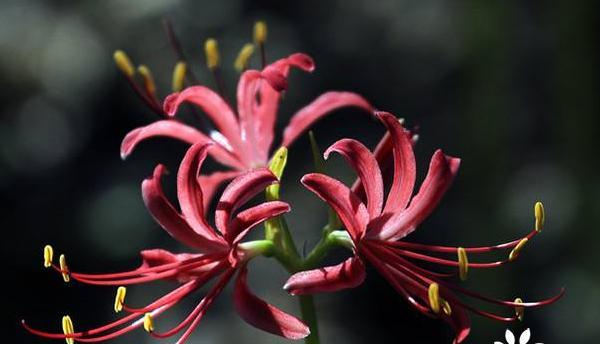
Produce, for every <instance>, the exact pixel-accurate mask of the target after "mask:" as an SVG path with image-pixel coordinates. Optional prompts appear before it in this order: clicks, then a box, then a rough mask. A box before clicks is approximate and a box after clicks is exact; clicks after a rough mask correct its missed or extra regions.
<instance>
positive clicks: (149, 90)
mask: <svg viewBox="0 0 600 344" xmlns="http://www.w3.org/2000/svg"><path fill="white" fill-rule="evenodd" d="M137 71H138V73H139V74H140V75H141V76H142V80H143V81H144V89H145V90H146V94H147V95H148V97H150V98H152V99H154V100H155V101H157V100H156V83H155V82H154V77H153V76H152V72H151V71H150V68H148V66H146V65H139V66H138V69H137Z"/></svg>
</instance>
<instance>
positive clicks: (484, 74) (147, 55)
mask: <svg viewBox="0 0 600 344" xmlns="http://www.w3.org/2000/svg"><path fill="white" fill-rule="evenodd" d="M595 5H596V2H594V1H578V2H573V1H549V2H547V1H503V2H500V1H494V2H482V1H442V0H433V1H416V0H404V1H402V0H380V1H365V0H337V1H296V2H287V1H286V2H284V1H272V2H265V1H253V2H250V1H248V2H243V1H219V2H216V1H211V2H209V1H177V0H161V1H159V0H156V1H143V0H108V1H23V0H19V1H16V0H15V1H7V0H3V1H2V2H0V80H1V83H2V93H0V100H1V104H2V105H1V113H2V115H1V119H0V137H1V138H2V144H1V146H0V164H1V168H0V188H1V199H2V216H1V217H0V226H1V228H2V231H3V240H2V254H3V255H4V257H3V261H4V262H5V264H8V265H9V267H8V271H6V270H5V272H6V274H5V277H4V281H5V282H4V283H5V286H8V289H9V290H8V291H7V292H5V293H4V294H5V296H4V300H3V307H2V308H3V311H2V313H3V317H4V319H3V321H2V324H3V325H2V327H3V339H4V340H6V341H11V339H12V342H17V343H46V342H48V341H45V340H41V339H38V338H35V337H33V336H31V335H29V334H27V333H25V332H24V330H22V329H21V328H20V325H19V320H20V319H21V318H26V319H28V321H29V322H30V323H31V324H33V325H35V326H38V327H41V328H44V329H53V330H57V331H60V317H61V316H62V315H63V314H70V315H71V317H72V318H73V319H74V322H75V328H76V329H84V328H86V327H90V326H94V325H99V324H102V323H104V322H106V321H109V320H111V319H113V318H114V317H115V315H114V314H113V312H112V302H113V297H114V290H113V289H112V288H108V289H103V288H92V287H87V286H81V285H79V284H77V283H71V284H68V285H65V284H64V283H63V282H62V280H61V278H60V277H59V276H57V275H55V274H53V273H51V272H49V271H46V270H44V268H43V267H42V248H43V246H44V245H45V244H47V243H51V244H53V245H54V247H55V251H56V255H58V254H59V253H61V252H65V253H66V254H67V257H68V258H69V262H70V265H71V266H72V267H73V268H75V269H79V270H83V271H114V270H119V269H125V268H129V267H134V266H135V265H136V264H138V252H139V251H140V250H141V249H144V248H150V247H166V248H169V249H172V250H175V251H180V250H183V249H184V248H183V247H181V246H178V245H177V244H176V243H174V242H173V240H171V238H170V237H169V236H168V235H167V234H165V233H164V232H163V231H161V230H160V229H159V227H158V226H157V225H156V224H155V223H154V222H153V221H152V219H151V218H150V216H149V215H148V214H147V212H146V210H145V208H144V206H143V204H142V201H141V196H140V191H139V184H140V182H141V180H142V179H143V178H144V177H146V176H148V175H149V174H150V173H151V171H152V168H153V166H154V165H155V164H156V163H158V162H162V163H165V164H166V165H167V166H168V167H169V168H170V170H171V171H175V170H176V168H177V163H178V161H179V159H180V158H181V157H182V155H183V153H184V152H185V148H186V146H185V145H184V144H181V143H178V142H173V141H171V140H154V141H151V142H146V143H144V144H143V145H141V146H140V148H139V149H138V150H137V151H136V152H135V153H134V154H133V156H132V157H131V158H130V159H128V160H127V161H125V162H124V161H121V159H120V158H119V144H120V140H121V139H122V137H123V135H124V134H125V133H127V132H128V131H129V130H131V129H133V128H135V127H137V126H140V125H143V124H146V123H149V122H150V121H152V120H153V119H154V118H155V117H154V115H153V114H152V113H151V112H150V111H149V110H148V109H147V108H145V107H144V105H143V104H142V103H141V102H140V101H139V99H138V98H136V97H135V95H134V94H133V92H132V91H131V90H130V89H129V88H128V86H127V84H126V82H125V81H124V79H123V78H122V76H121V75H120V73H119V72H118V71H117V70H116V68H115V67H114V65H113V61H112V52H113V51H114V50H115V49H117V48H122V49H125V50H126V51H127V52H128V53H129V55H130V56H131V57H132V59H133V60H134V62H135V63H136V64H137V63H145V64H147V65H148V66H149V67H150V68H151V69H152V70H153V72H154V74H155V77H156V79H157V81H158V84H159V92H160V94H161V95H165V94H167V93H168V91H169V87H170V86H169V85H170V79H171V71H172V67H173V65H174V63H175V62H176V60H175V56H174V54H173V52H172V50H171V49H170V48H169V45H168V43H167V40H166V37H165V34H164V32H163V31H162V25H161V20H162V18H165V17H166V18H170V19H171V20H172V22H173V25H174V28H175V30H176V32H177V33H178V34H179V36H180V38H181V40H182V43H183V45H184V48H185V51H186V53H187V54H188V55H189V58H190V62H191V63H192V68H193V70H194V72H195V73H196V74H197V75H198V76H199V77H200V79H201V80H202V81H203V82H204V83H206V84H208V85H209V86H211V87H212V86H213V83H212V80H211V78H210V75H209V74H208V73H207V71H206V69H205V68H204V57H203V53H202V43H203V41H204V39H206V38H207V37H215V38H217V39H218V40H219V44H220V47H221V55H222V59H223V64H224V66H225V69H226V70H225V80H226V83H227V87H228V92H229V94H230V95H233V94H234V93H233V92H234V90H235V89H234V87H235V84H236V81H237V76H236V74H235V73H234V72H233V68H230V66H231V64H232V62H233V59H234V58H235V55H236V54H237V51H238V49H239V48H240V47H241V45H242V44H243V43H245V42H247V41H249V40H251V29H252V24H253V22H254V21H255V20H258V19H263V20H266V21H267V22H268V25H269V40H268V44H267V46H268V47H267V50H268V56H269V58H270V59H271V60H272V59H274V58H278V57H283V56H286V55H287V54H290V53H293V52H296V51H302V52H306V53H308V54H310V55H312V56H313V57H314V58H315V60H316V63H317V69H316V71H315V72H314V73H313V74H310V75H309V74H303V73H300V72H293V73H292V77H291V80H290V89H289V92H287V94H286V96H285V99H284V101H283V103H282V107H281V111H280V117H279V124H280V125H281V126H283V125H284V124H285V123H287V120H288V118H289V117H290V116H291V115H292V114H293V113H294V111H295V110H297V109H298V108H300V107H301V106H303V105H304V104H306V103H308V102H309V101H311V100H312V99H313V98H314V97H316V96H317V95H319V94H320V93H322V92H324V91H327V90H332V89H341V90H352V91H355V92H358V93H361V94H362V95H364V96H365V97H366V98H368V99H369V100H370V101H371V102H372V103H373V104H375V106H377V107H378V108H381V109H385V110H389V111H391V112H394V113H395V114H397V115H398V116H401V117H404V118H406V120H407V123H408V125H409V126H414V125H417V126H419V127H420V141H419V144H418V145H417V148H416V152H417V158H418V163H419V170H420V174H421V178H422V175H423V174H424V173H425V170H426V166H427V163H428V160H429V158H430V156H431V154H432V152H433V151H434V150H435V149H436V148H438V147H441V148H443V149H444V150H445V151H446V152H447V153H448V154H452V155H455V156H459V157H461V158H462V159H463V160H462V161H463V163H462V166H461V170H460V173H459V176H458V178H457V180H456V182H455V184H454V185H453V187H452V188H451V190H450V192H449V194H448V195H447V197H446V198H445V199H444V201H443V202H442V204H441V206H440V207H439V209H438V210H437V211H436V212H435V214H434V215H433V216H432V217H431V218H429V219H428V220H427V221H426V222H425V223H424V224H423V225H422V226H421V228H420V229H419V230H418V231H417V232H416V233H415V234H414V236H412V237H411V240H415V241H420V242H426V243H440V244H452V245H461V246H469V245H471V246H472V245H480V244H493V243H499V242H504V241H507V240H510V239H513V238H516V237H518V236H521V235H523V234H524V233H526V232H527V231H529V230H530V229H531V227H532V224H533V203H534V202H535V201H536V200H542V201H543V202H544V204H545V206H546V212H547V222H546V229H545V231H544V232H543V233H542V235H540V236H539V237H536V238H535V240H533V241H532V242H530V244H529V245H528V247H526V249H525V251H524V252H523V254H522V255H521V257H520V259H519V260H518V261H517V263H515V264H511V265H510V266H506V267H503V268H501V269H497V270H492V271H476V272H473V273H472V274H471V276H470V280H469V281H468V282H467V285H468V287H469V288H472V289H475V290H479V291H482V292H484V293H485V294H488V295H493V296H497V297H501V298H506V299H513V298H514V297H517V296H520V297H522V298H524V299H527V300H535V299H541V298H545V297H549V296H551V295H553V294H554V293H555V292H557V291H558V290H559V288H560V287H562V286H565V287H566V288H567V294H566V296H565V297H564V298H563V299H562V300H561V301H559V302H558V303H556V304H555V305H553V306H551V307H548V308H543V309H537V310H533V311H528V312H527V313H526V316H525V321H524V322H523V323H521V324H510V325H509V328H511V329H513V330H514V332H516V333H520V332H521V331H522V330H523V329H525V328H527V327H530V328H531V330H532V333H533V336H532V341H535V342H543V343H566V342H568V343H597V342H598V339H599V337H600V336H599V335H600V328H599V327H598V321H599V320H600V275H599V273H598V272H599V269H598V260H599V258H600V253H599V252H600V251H599V250H598V249H597V243H598V242H599V239H600V234H599V232H598V231H597V228H596V226H597V223H598V222H599V221H598V220H599V217H600V202H598V198H599V197H600V179H598V178H597V168H598V161H597V147H598V143H599V140H598V137H599V134H600V130H599V129H600V126H599V119H598V117H599V116H598V115H599V113H598V110H599V106H598V105H599V104H598V103H599V100H598V99H599V97H598V94H599V91H600V87H599V86H600V85H599V83H598V81H599V78H598V61H599V59H598V49H597V47H598V43H599V42H598V39H597V35H596V34H594V32H596V31H597V29H598V8H597V6H595ZM256 61H257V60H256V59H255V60H254V66H256ZM281 126H280V128H281ZM315 132H316V135H317V137H318V139H319V141H320V144H321V146H323V147H326V146H327V145H329V144H330V143H332V142H334V141H335V140H336V139H339V138H341V137H344V136H348V137H355V138H358V139H361V140H363V142H365V143H367V144H368V145H370V146H373V145H374V144H375V143H376V141H377V139H378V138H379V137H380V136H381V134H382V133H383V129H382V127H381V126H380V125H379V124H377V123H375V122H373V121H371V120H368V119H367V118H366V117H365V116H361V115H360V114H358V113H357V112H355V111H351V110H346V111H339V112H338V113H336V114H335V115H333V116H330V117H328V118H327V119H325V120H323V121H322V122H320V123H319V124H318V125H317V126H316V127H315ZM308 147H309V146H308V142H307V139H306V138H303V139H301V140H300V141H299V142H298V143H297V144H296V145H295V146H293V148H292V150H291V152H290V154H291V155H290V159H291V160H292V162H291V164H290V166H289V168H288V170H287V174H286V176H285V181H286V183H285V184H284V191H283V192H284V197H285V198H286V199H287V200H289V201H290V202H291V203H292V205H293V207H294V211H293V212H292V213H291V214H290V216H289V217H288V218H289V222H290V225H291V227H292V230H293V233H294V235H295V237H296V240H297V243H298V245H299V246H300V247H302V246H304V245H305V246H306V247H307V248H309V249H310V248H311V247H312V245H313V244H314V243H315V242H316V240H317V239H318V238H319V235H320V231H321V226H322V225H323V224H324V221H325V219H326V212H325V210H324V208H323V206H322V203H321V202H320V201H318V200H317V199H316V197H314V196H313V195H312V194H311V193H309V192H308V191H306V190H304V189H303V188H301V186H300V185H299V183H297V181H298V180H299V178H300V177H301V175H302V174H303V173H306V172H308V171H310V170H311V164H310V161H311V157H310V155H309V153H308V152H309V150H308ZM215 167H216V165H215V164H213V165H210V166H208V169H214V168H215ZM329 168H330V171H331V173H332V174H334V175H336V176H338V177H341V178H344V179H345V180H347V181H348V182H350V181H351V180H352V178H353V175H352V173H351V171H350V170H349V169H348V168H347V167H346V166H345V165H344V164H343V162H342V161H341V159H340V158H339V157H336V158H333V159H332V161H331V162H330V163H329ZM166 183H167V184H169V185H170V187H169V189H170V190H172V189H173V185H172V184H173V183H174V175H173V174H171V175H170V176H169V177H168V178H167V179H166ZM257 232H258V231H257ZM338 254H339V255H340V256H337V255H338ZM343 254H344V253H343V252H342V253H340V252H338V253H336V254H334V255H332V256H331V257H330V261H331V262H334V261H338V260H339V259H341V255H343ZM369 272H370V273H369V276H368V279H367V282H366V283H365V284H364V285H363V286H362V287H360V288H358V289H355V290H351V291H347V292H342V293H338V294H335V295H320V296H317V299H316V300H317V305H318V308H319V310H320V312H319V317H320V325H321V334H322V342H323V343H365V342H368V341H370V342H378V343H398V342H403V343H412V342H428V343H449V342H450V341H451V331H450V330H449V328H448V327H447V326H446V325H445V324H443V323H442V322H440V321H435V320H430V319H428V318H426V317H424V316H421V315H419V314H417V313H416V312H414V311H413V310H412V309H411V308H410V307H409V306H407V304H406V303H405V302H404V301H403V300H402V298H401V297H400V296H398V295H397V294H396V293H395V292H394V291H393V290H392V288H391V287H390V286H389V285H388V284H387V283H386V282H385V281H384V280H383V279H382V278H381V277H379V276H378V275H377V273H375V271H369ZM285 279H286V274H285V272H284V271H283V270H282V269H281V268H280V267H279V266H278V265H277V264H275V263H274V261H271V260H266V259H258V260H256V262H254V263H253V266H252V275H251V284H252V288H253V289H254V290H255V291H256V292H257V293H258V294H260V295H262V296H265V297H266V298H267V299H268V300H269V301H271V302H273V303H275V304H276V305H278V306H281V307H282V308H284V309H286V310H288V311H290V312H293V313H296V314H298V309H297V305H296V302H295V301H296V300H295V299H294V298H292V297H290V296H287V295H286V294H285V293H284V292H283V291H282V290H281V285H282V284H283V282H284V281H285ZM168 287H169V286H168V285H160V286H158V287H157V288H156V289H154V288H145V287H140V288H131V289H130V292H129V295H128V299H129V300H132V302H133V303H136V304H139V303H141V302H143V301H144V300H149V299H150V298H151V297H152V296H157V295H158V293H159V292H160V291H161V290H165V289H164V288H168ZM226 294H230V290H229V289H228V290H227V291H226ZM193 301H194V300H188V303H187V304H184V305H182V307H180V312H182V314H179V315H177V314H175V315H173V316H172V317H170V320H161V321H160V322H159V325H160V326H166V325H168V324H169V323H173V322H174V321H175V319H176V318H177V317H178V316H183V312H184V311H185V310H186V309H187V308H186V306H191V304H192V303H193ZM492 309H494V308H492ZM509 313H510V312H509ZM506 326H507V325H506V324H503V323H496V322H493V321H490V320H487V319H481V318H479V317H477V316H473V330H472V335H471V337H470V338H469V340H468V342H469V343H492V342H493V341H494V340H502V339H503V337H504V336H503V334H504V331H505V329H506V328H507V327H506ZM114 342H115V343H134V342H135V343H151V342H152V343H153V342H155V340H154V339H152V338H151V337H150V336H147V335H146V334H145V333H144V332H143V331H141V330H140V331H135V332H134V333H133V334H131V335H129V336H126V337H124V338H121V339H119V340H115V341H114ZM191 342H192V343H212V342H218V343H255V342H261V343H280V342H283V341H282V340H280V339H279V338H276V337H274V336H270V335H267V334H265V333H263V332H260V331H258V330H256V329H254V328H252V327H250V326H248V325H246V324H245V323H244V322H243V321H242V320H241V319H239V318H238V317H237V315H236V314H235V311H234V310H233V307H232V305H231V302H230V298H229V297H220V298H219V299H218V301H217V302H216V303H215V304H214V306H213V308H212V309H211V310H210V311H209V313H208V315H207V316H206V318H205V319H204V320H203V323H202V324H201V325H200V326H199V328H198V329H197V331H196V332H195V334H194V336H193V339H192V341H191Z"/></svg>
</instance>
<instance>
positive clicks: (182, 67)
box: [172, 61, 187, 92]
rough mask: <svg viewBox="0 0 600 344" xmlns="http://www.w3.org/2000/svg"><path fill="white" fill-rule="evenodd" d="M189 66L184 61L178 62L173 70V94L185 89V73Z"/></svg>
mask: <svg viewBox="0 0 600 344" xmlns="http://www.w3.org/2000/svg"><path fill="white" fill-rule="evenodd" d="M186 70H187V65H186V64H185V62H183V61H179V62H177V64H176V65H175V68H174V69H173V83H172V88H173V92H179V91H181V90H182V89H183V83H184V82H185V73H186Z"/></svg>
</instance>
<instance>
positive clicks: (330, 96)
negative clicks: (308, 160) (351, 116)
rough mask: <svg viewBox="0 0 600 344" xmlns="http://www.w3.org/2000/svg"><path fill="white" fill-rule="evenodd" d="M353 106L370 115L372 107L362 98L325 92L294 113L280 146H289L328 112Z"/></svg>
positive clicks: (355, 95)
mask: <svg viewBox="0 0 600 344" xmlns="http://www.w3.org/2000/svg"><path fill="white" fill-rule="evenodd" d="M347 106H354V107H358V108H360V109H363V110H365V111H367V112H368V113H371V112H372V111H373V107H372V106H371V104H369V102H367V101H366V100H365V99H364V98H363V97H361V96H359V95H358V94H356V93H351V92H327V93H324V94H322V95H320V96H319V97H318V98H317V99H315V100H313V102H312V103H310V104H308V105H307V106H305V107H303V108H302V109H300V111H298V112H296V114H295V115H294V116H292V119H291V120H290V123H289V124H288V125H287V127H286V128H285V130H284V132H283V142H282V146H286V147H287V146H289V145H291V144H292V143H293V142H294V141H295V140H296V139H297V138H298V136H300V135H301V134H302V133H303V132H304V131H305V130H306V129H308V127H310V126H311V125H313V124H314V123H315V122H316V121H318V120H319V119H321V118H323V117H325V116H326V115H328V114H329V113H330V112H332V111H334V110H337V109H339V108H342V107H347Z"/></svg>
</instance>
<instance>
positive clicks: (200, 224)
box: [23, 144, 310, 343]
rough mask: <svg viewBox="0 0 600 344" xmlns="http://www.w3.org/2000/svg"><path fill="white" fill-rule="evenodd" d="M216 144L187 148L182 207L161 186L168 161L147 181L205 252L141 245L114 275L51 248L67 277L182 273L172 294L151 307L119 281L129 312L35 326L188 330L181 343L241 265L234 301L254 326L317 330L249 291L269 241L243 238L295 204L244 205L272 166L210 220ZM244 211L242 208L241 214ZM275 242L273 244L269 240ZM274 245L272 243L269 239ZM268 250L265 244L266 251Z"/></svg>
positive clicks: (288, 334)
mask: <svg viewBox="0 0 600 344" xmlns="http://www.w3.org/2000/svg"><path fill="white" fill-rule="evenodd" d="M209 146H210V144H195V145H193V146H192V147H191V148H190V149H189V150H188V152H187V153H186V155H185V157H184V159H183V161H182V162H181V165H180V168H179V172H178V175H177V196H178V199H179V204H180V207H181V213H179V212H178V211H177V210H176V209H175V208H174V207H173V206H172V205H171V204H170V203H169V201H168V200H167V198H166V197H165V195H164V194H163V191H162V187H161V181H160V179H161V176H162V174H163V172H164V167H163V166H162V165H158V166H157V167H156V169H155V170H154V175H153V176H152V177H150V178H148V179H146V180H145V181H144V182H143V183H142V192H143V197H144V202H145V204H146V206H147V207H148V210H149V211H150V213H151V214H152V216H153V217H154V218H155V220H156V221H157V222H158V223H159V224H160V225H161V226H162V227H163V228H164V229H165V230H166V231H167V232H168V233H169V234H170V235H171V236H173V237H174V238H175V239H176V240H178V241H180V242H181V243H183V244H185V245H187V246H189V247H190V248H193V249H197V250H198V251H199V253H185V254H173V253H170V252H167V251H165V250H160V249H155V250H147V251H142V252H141V255H142V259H143V263H142V265H141V266H140V267H139V268H137V269H134V270H132V271H127V272H120V273H110V274H84V273H78V272H73V271H70V270H69V269H68V267H67V266H66V263H65V260H64V256H61V264H60V266H57V265H55V264H52V263H51V255H52V250H51V249H50V251H49V252H46V251H45V259H46V265H47V266H53V267H54V269H55V270H56V271H58V272H60V273H61V274H62V275H63V277H65V280H68V279H74V280H76V281H79V282H81V283H85V284H92V285H102V286H125V285H130V284H141V283H148V282H153V281H159V280H175V281H177V282H178V283H179V284H180V285H179V287H177V288H175V289H174V290H173V291H171V292H169V293H168V294H166V295H164V296H162V297H160V298H158V299H157V300H155V301H153V302H151V303H150V304H148V305H146V306H145V307H141V308H134V307H130V306H128V305H125V304H124V293H125V291H124V290H123V291H121V289H122V288H121V287H120V288H119V292H118V293H117V299H116V301H115V310H116V311H120V310H121V309H123V310H125V311H126V312H127V313H129V314H128V315H126V316H124V317H122V318H120V319H119V320H116V321H114V322H111V323H109V324H106V325H103V326H101V327H98V328H95V329H91V330H86V331H82V332H75V331H74V330H73V326H72V323H71V321H70V318H68V317H65V318H68V319H67V324H68V326H66V328H65V326H64V324H65V318H63V328H65V329H64V333H62V334H61V333H48V332H43V331H39V330H36V329H33V328H31V327H29V326H28V325H26V324H25V323H24V322H23V324H24V326H25V328H26V329H27V330H29V331H30V332H32V333H34V334H36V335H39V336H42V337H46V338H62V339H66V340H67V342H68V343H69V342H71V343H72V342H73V341H78V342H84V343H92V342H100V341H104V340H108V339H111V338H115V337H117V336H120V335H123V334H125V333H128V332H130V331H132V330H134V329H136V328H138V327H141V326H143V327H144V328H145V329H146V330H147V331H149V332H150V333H151V334H152V336H154V337H157V338H166V337H171V336H174V335H176V334H178V333H180V332H181V331H184V332H183V334H182V335H181V337H180V338H179V340H178V341H177V343H184V342H185V341H186V340H187V339H188V338H189V336H190V335H191V333H192V332H193V331H194V329H195V328H196V327H197V326H198V324H199V322H200V321H201V319H202V317H203V316H204V314H205V313H206V311H207V310H208V308H209V307H210V305H211V303H212V302H213V301H214V299H215V298H216V297H217V296H218V295H219V293H220V292H221V291H222V290H223V288H224V287H225V285H226V284H227V283H228V281H229V280H230V279H231V278H232V277H233V275H234V274H235V273H236V272H238V271H239V272H238V275H237V279H236V282H235V289H234V304H235V307H236V309H237V312H238V314H239V315H240V316H241V317H242V318H243V319H244V320H245V321H247V322H248V323H250V324H251V325H253V326H255V327H257V328H259V329H262V330H264V331H267V332H270V333H273V334H276V335H280V336H283V337H285V338H289V339H300V338H304V337H306V336H307V335H308V334H309V333H310V331H309V329H308V327H307V326H306V325H305V324H304V323H303V322H302V321H300V320H298V319H297V318H295V317H293V316H291V315H289V314H286V313H284V312H283V311H281V310H279V309H277V308H276V307H274V306H272V305H270V304H268V303H266V302H265V301H263V300H261V299H259V298H258V297H256V296H255V295H254V294H252V293H251V292H250V290H249V289H248V286H247V284H246V274H247V269H246V265H247V262H248V261H249V260H250V259H251V258H252V257H253V256H256V255H258V254H260V253H263V251H264V249H265V248H264V246H263V247H261V244H263V245H265V243H264V242H261V241H255V242H244V243H240V242H241V240H242V239H243V238H244V237H245V235H246V234H247V233H248V231H250V230H251V229H252V228H254V227H255V226H256V225H258V224H260V223H262V222H263V221H265V220H267V219H269V218H272V217H274V216H277V215H280V214H283V213H285V212H287V211H289V209H290V208H289V205H288V204H287V203H284V202H280V201H272V202H265V203H261V204H259V205H256V206H253V207H250V208H248V209H246V210H243V211H239V212H238V209H239V208H240V206H242V205H243V204H244V203H246V202H247V201H248V200H249V199H251V198H252V197H254V196H255V195H256V194H258V193H259V192H261V191H262V190H264V188H265V187H266V186H267V185H270V184H272V183H275V182H277V178H276V177H275V176H274V175H273V174H272V173H271V172H270V171H269V170H268V169H265V168H260V169H255V170H251V171H247V172H244V173H242V174H241V175H240V176H238V177H236V178H235V179H234V180H233V181H232V182H231V183H230V184H229V185H228V186H227V188H226V189H225V190H224V192H223V194H222V196H221V198H220V200H219V203H218V207H217V210H216V213H215V223H216V228H217V230H218V231H217V230H215V229H213V228H212V227H211V226H210V225H209V224H208V223H207V222H206V220H205V214H204V207H203V205H202V202H203V201H202V192H203V190H202V187H201V185H200V184H199V183H198V179H197V176H198V173H199V170H200V167H201V166H202V163H203V161H204V159H205V158H206V155H207V153H208V149H209ZM236 213H237V214H236ZM267 244H268V243H267ZM267 248H268V246H267ZM261 250H262V251H261ZM217 276H218V280H217V282H216V283H215V284H214V285H213V286H212V288H211V289H210V290H209V291H208V293H207V295H206V296H205V297H204V298H202V299H201V301H200V302H199V303H198V304H197V306H196V307H195V308H194V309H193V310H192V311H191V312H190V313H189V315H188V316H187V317H186V318H185V319H184V320H182V321H181V322H180V323H179V324H178V325H177V326H175V327H173V328H171V329H169V330H167V331H165V332H158V331H153V325H152V321H151V319H152V318H155V317H158V316H159V315H161V314H162V313H163V312H165V311H167V310H168V309H170V308H171V307H173V306H174V305H176V304H177V303H178V302H179V301H181V300H182V299H183V298H185V297H188V296H190V295H191V294H192V293H193V292H194V291H196V290H198V289H199V288H201V287H202V286H204V285H205V284H207V283H208V281H209V280H211V279H213V278H217Z"/></svg>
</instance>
